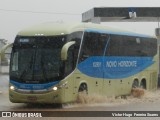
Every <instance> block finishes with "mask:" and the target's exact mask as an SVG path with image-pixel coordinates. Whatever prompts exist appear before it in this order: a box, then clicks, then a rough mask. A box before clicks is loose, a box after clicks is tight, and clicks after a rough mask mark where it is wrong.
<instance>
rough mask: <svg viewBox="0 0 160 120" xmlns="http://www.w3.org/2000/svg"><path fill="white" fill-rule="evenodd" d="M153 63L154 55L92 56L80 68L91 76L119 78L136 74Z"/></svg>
mask: <svg viewBox="0 0 160 120" xmlns="http://www.w3.org/2000/svg"><path fill="white" fill-rule="evenodd" d="M153 63H154V61H153V57H90V58H87V59H86V60H85V61H83V62H81V63H80V64H79V65H78V69H79V70H80V71H81V72H82V73H83V74H85V75H88V76H90V77H95V78H108V79H118V78H127V77H130V76H132V75H135V74H137V73H139V72H141V71H143V70H144V69H146V68H147V67H149V66H151V65H152V64H153Z"/></svg>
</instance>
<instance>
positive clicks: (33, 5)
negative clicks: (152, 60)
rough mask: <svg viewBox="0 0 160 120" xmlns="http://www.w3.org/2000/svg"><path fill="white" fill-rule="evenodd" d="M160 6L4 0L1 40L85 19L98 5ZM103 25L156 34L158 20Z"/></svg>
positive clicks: (155, 1)
mask: <svg viewBox="0 0 160 120" xmlns="http://www.w3.org/2000/svg"><path fill="white" fill-rule="evenodd" d="M130 6H132V7H160V0H0V39H7V40H8V41H9V42H13V41H14V38H15V36H16V34H17V33H18V32H19V31H20V30H22V29H24V28H26V27H30V26H33V25H36V24H40V23H44V22H50V21H53V22H81V20H82V13H83V12H86V11H88V10H89V9H92V8H94V7H130ZM103 25H106V26H109V27H114V28H118V29H121V28H122V29H123V30H129V31H134V32H138V33H144V34H150V35H154V31H155V28H157V27H158V23H157V22H137V23H135V22H134V23H132V22H130V23H128V22H123V23H122V22H121V23H120V22H106V23H103Z"/></svg>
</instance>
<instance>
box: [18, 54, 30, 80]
mask: <svg viewBox="0 0 160 120" xmlns="http://www.w3.org/2000/svg"><path fill="white" fill-rule="evenodd" d="M32 65H33V55H32V57H31V59H30V61H29V63H28V64H27V65H26V67H25V68H24V70H23V71H22V74H21V75H20V77H19V80H20V81H21V80H22V81H23V77H24V76H25V75H26V73H27V72H28V70H29V68H30V69H31V67H32Z"/></svg>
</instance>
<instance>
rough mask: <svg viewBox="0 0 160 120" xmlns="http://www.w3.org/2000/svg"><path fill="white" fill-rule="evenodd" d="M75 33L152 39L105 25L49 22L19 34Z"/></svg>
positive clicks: (49, 34) (50, 34)
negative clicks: (96, 33) (86, 32)
mask: <svg viewBox="0 0 160 120" xmlns="http://www.w3.org/2000/svg"><path fill="white" fill-rule="evenodd" d="M75 31H88V32H98V33H108V34H118V35H127V36H139V37H150V38H152V37H153V36H150V35H144V34H138V33H134V32H128V31H123V30H118V29H113V28H110V27H107V26H104V25H99V24H93V23H70V24H69V23H54V22H48V23H43V24H40V25H35V26H33V27H30V28H27V29H24V30H22V31H20V32H19V33H18V35H20V36H54V35H65V34H70V33H72V32H75Z"/></svg>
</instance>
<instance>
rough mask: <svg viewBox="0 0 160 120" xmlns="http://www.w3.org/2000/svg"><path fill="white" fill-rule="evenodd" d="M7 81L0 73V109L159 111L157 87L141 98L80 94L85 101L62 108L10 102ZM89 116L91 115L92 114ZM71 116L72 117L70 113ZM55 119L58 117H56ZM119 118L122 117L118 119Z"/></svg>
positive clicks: (6, 77) (5, 75)
mask: <svg viewBox="0 0 160 120" xmlns="http://www.w3.org/2000/svg"><path fill="white" fill-rule="evenodd" d="M8 81H9V77H8V75H7V74H3V75H2V74H1V75H0V111H94V112H95V111H160V90H159V89H158V90H157V91H154V92H148V91H145V94H144V96H143V97H141V98H135V97H133V96H127V98H126V99H122V98H116V99H115V98H105V97H102V96H97V95H95V96H88V97H85V96H81V99H84V100H85V101H87V102H85V103H84V102H80V103H72V104H71V103H70V104H65V105H63V107H62V108H58V107H54V106H52V105H36V104H34V105H33V104H31V105H28V104H23V103H11V102H10V101H9V98H8ZM70 114H72V113H70ZM89 117H92V115H91V116H89ZM102 117H103V116H102ZM71 118H72V119H73V117H72V115H71ZM0 119H1V118H0ZM47 119H49V118H47ZM57 119H60V118H59V117H58V118H57ZM61 119H65V120H66V119H68V118H65V117H62V118H61ZM76 119H78V120H79V119H82V117H77V118H76ZM94 119H95V120H96V119H97V120H99V119H98V117H94ZM108 119H111V118H109V117H107V120H108ZM112 119H117V118H112ZM120 119H122V118H119V119H118V120H120ZM132 119H134V118H132ZM152 119H153V118H152ZM154 119H155V118H154ZM83 120H84V119H83Z"/></svg>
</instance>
